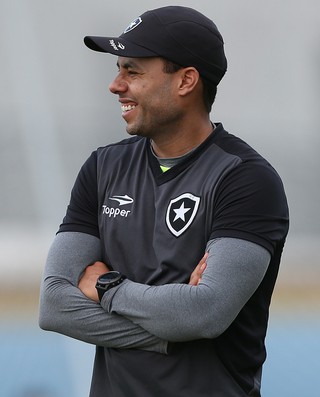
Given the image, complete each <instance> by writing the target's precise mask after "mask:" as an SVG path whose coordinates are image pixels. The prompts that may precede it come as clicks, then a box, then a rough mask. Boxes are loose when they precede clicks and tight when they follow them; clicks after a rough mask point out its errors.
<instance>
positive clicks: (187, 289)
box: [102, 238, 270, 341]
mask: <svg viewBox="0 0 320 397" xmlns="http://www.w3.org/2000/svg"><path fill="white" fill-rule="evenodd" d="M208 251H209V257H208V259H207V268H206V270H205V272H204V273H203V276H202V280H201V282H200V284H199V285H198V286H196V287H195V286H191V285H186V284H168V285H163V286H147V285H143V284H138V283H133V282H131V281H125V282H123V283H122V284H121V285H120V286H119V287H116V288H112V289H111V290H110V291H108V292H107V293H106V294H105V296H104V298H103V300H102V306H103V307H104V308H105V309H106V310H107V311H108V312H110V313H118V314H120V315H123V316H125V317H126V318H128V319H130V320H132V321H133V322H135V323H137V324H139V325H141V326H142V327H143V328H144V329H146V330H148V331H149V332H151V333H152V334H155V335H157V336H158V337H160V338H164V339H166V340H170V341H187V340H192V339H199V338H214V337H216V336H218V335H220V334H221V333H222V332H223V331H224V330H225V329H226V328H227V327H228V326H229V325H230V324H231V322H232V321H233V320H234V319H235V317H236V316H237V314H238V313H239V311H240V310H241V308H242V307H243V306H244V304H245V303H246V302H247V300H248V299H249V298H250V297H251V295H252V294H253V292H254V291H255V290H256V288H257V287H258V285H259V284H260V282H261V280H262V278H263V276H264V274H265V271H266V269H267V267H268V263H269V260H270V254H269V252H268V251H267V250H265V249H264V248H262V247H260V246H258V245H256V244H254V243H251V242H248V241H244V240H238V239H229V238H223V239H217V240H214V241H212V242H211V244H210V245H209V247H208Z"/></svg>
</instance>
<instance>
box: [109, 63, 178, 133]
mask: <svg viewBox="0 0 320 397" xmlns="http://www.w3.org/2000/svg"><path fill="white" fill-rule="evenodd" d="M163 65H164V61H163V59H161V58H157V57H155V58H122V57H120V58H119V59H118V68H119V72H118V75H117V76H116V78H115V79H114V80H113V82H112V83H111V84H110V86H109V89H110V91H111V92H112V93H113V94H116V95H118V96H119V102H120V103H121V110H122V117H123V118H124V120H125V121H126V123H127V132H128V133H129V134H130V135H141V136H146V137H150V138H155V137H156V136H157V135H158V134H161V133H162V132H170V129H174V127H175V126H176V125H177V123H179V119H180V118H181V116H182V114H183V109H181V108H180V107H179V102H178V95H177V92H178V87H179V77H178V76H177V74H176V73H173V74H168V73H165V72H164V71H163Z"/></svg>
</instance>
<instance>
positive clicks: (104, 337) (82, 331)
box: [39, 232, 167, 353]
mask: <svg viewBox="0 0 320 397" xmlns="http://www.w3.org/2000/svg"><path fill="white" fill-rule="evenodd" d="M98 260H101V249H100V240H99V239H98V238H96V237H94V236H91V235H88V234H84V233H76V232H64V233H59V234H58V235H57V236H56V237H55V239H54V241H53V243H52V245H51V248H50V250H49V253H48V258H47V262H46V266H45V270H44V275H43V281H42V283H41V291H40V313H39V325H40V327H41V328H42V329H44V330H48V331H54V332H58V333H61V334H63V335H67V336H70V337H72V338H75V339H79V340H81V341H83V342H87V343H92V344H94V345H100V346H105V347H115V348H137V349H143V350H149V351H156V352H159V353H166V351H167V342H166V341H164V340H161V339H159V338H158V337H156V336H154V335H152V334H150V333H149V332H147V331H145V330H144V329H143V328H141V327H140V326H139V325H136V324H134V323H133V322H131V321H130V320H128V319H126V318H125V317H122V316H119V315H117V314H108V313H106V312H105V311H104V310H103V308H102V307H101V306H100V304H98V303H96V302H94V301H92V300H90V299H88V298H87V297H85V296H84V295H83V294H82V292H81V291H80V290H79V289H78V288H77V285H78V281H79V279H80V276H81V274H82V273H83V271H84V269H85V268H86V267H87V266H88V264H90V263H93V262H95V261H98Z"/></svg>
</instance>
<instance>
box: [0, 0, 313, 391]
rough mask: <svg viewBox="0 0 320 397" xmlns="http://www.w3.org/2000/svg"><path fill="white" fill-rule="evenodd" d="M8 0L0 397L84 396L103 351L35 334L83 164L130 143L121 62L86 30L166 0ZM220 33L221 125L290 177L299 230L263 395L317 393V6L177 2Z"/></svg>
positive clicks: (246, 0)
mask: <svg viewBox="0 0 320 397" xmlns="http://www.w3.org/2000/svg"><path fill="white" fill-rule="evenodd" d="M169 4H170V3H169V2H167V1H150V0H149V1H145V0H140V1H139V3H138V4H137V2H131V1H129V0H123V1H121V2H110V1H107V0H92V1H86V0H55V1H49V0H0V5H1V12H0V57H1V58H0V59H1V66H0V68H1V69H0V70H1V73H0V106H1V112H0V139H1V145H0V186H1V188H0V208H1V212H0V237H1V238H0V298H1V300H0V310H1V316H0V373H1V381H0V396H1V397H66V396H68V397H70V396H74V397H85V396H87V395H88V391H89V387H90V378H91V371H92V361H93V354H94V348H93V346H90V345H85V344H83V343H80V342H77V341H74V340H71V339H68V338H66V337H64V336H60V335H56V334H53V333H50V332H44V331H41V330H40V329H39V328H38V324H37V316H38V296H39V283H40V279H41V274H42V269H43V266H44V262H45V258H46V254H47V251H48V248H49V246H50V243H51V241H52V239H53V237H54V235H55V232H56V230H57V228H58V226H59V224H60V222H61V220H62V218H63V216H64V213H65V209H66V205H67V203H68V201H69V195H70V190H71V188H72V185H73V182H74V179H75V177H76V175H77V173H78V170H79V168H80V167H81V165H82V163H83V162H84V161H85V160H86V158H87V157H88V156H89V154H90V153H91V152H92V151H93V150H95V149H96V148H97V147H98V146H103V145H105V144H108V143H111V142H114V141H117V140H120V139H122V138H125V137H126V132H125V124H124V122H123V121H122V119H121V112H120V107H119V104H118V102H117V100H116V98H115V97H114V98H113V97H112V94H110V93H109V92H108V84H109V82H110V81H111V79H112V77H113V76H114V74H115V73H116V71H117V68H116V58H115V57H113V56H111V55H105V54H99V53H95V52H92V51H90V50H88V49H87V48H86V47H85V46H84V45H83V37H84V36H85V35H90V34H91V35H119V34H120V33H121V32H122V31H123V30H124V29H125V28H126V27H127V25H129V23H130V22H131V21H132V20H133V19H135V18H136V17H137V16H139V15H140V14H141V13H143V12H144V11H145V10H146V9H152V8H156V7H160V6H164V5H169ZM174 4H176V5H185V6H190V7H193V8H197V9H198V10H199V11H201V12H203V13H204V14H206V15H208V16H209V17H210V18H212V19H213V20H214V21H215V22H216V24H217V25H218V27H219V29H220V31H221V33H222V35H223V37H224V39H225V46H226V54H227V58H228V60H229V69H228V72H227V74H226V76H225V78H224V79H223V80H222V82H221V84H220V86H219V89H218V95H217V100H216V104H215V106H214V109H213V112H212V120H213V121H222V122H223V123H224V126H225V128H226V129H227V130H228V131H230V132H231V133H234V134H236V135H238V136H240V137H241V138H242V139H244V140H245V141H247V142H248V143H249V144H251V145H252V146H253V147H254V148H255V149H257V150H258V151H259V152H260V153H261V154H262V155H263V156H264V157H266V158H267V159H268V160H269V161H270V162H271V163H272V164H273V165H274V167H275V168H276V169H277V170H278V172H279V173H280V175H281V177H282V179H283V182H284V185H285V189H286V192H287V196H288V200H289V206H290V213H291V228H290V233H289V236H288V241H287V245H286V247H285V251H284V255H283V260H282V266H281V270H280V274H279V279H278V283H277V286H276V290H275V294H274V297H273V301H272V306H271V314H270V326H269V331H268V335H267V348H268V359H267V362H266V364H265V366H264V375H263V386H262V391H263V396H264V397H277V396H281V397H301V396H306V397H319V396H320V391H319V390H320V381H319V373H320V364H319V356H320V341H319V335H320V270H319V264H320V260H319V259H320V254H319V245H320V239H319V237H320V215H319V204H320V184H319V182H320V177H319V174H320V158H319V147H320V133H319V121H320V120H319V119H320V3H319V0H304V1H300V0H282V1H278V0H269V1H262V0H242V1H232V0H220V1H219V0H207V1H201V2H200V1H194V0H193V1H192V0H190V1H187V0H186V1H183V2H182V1H178V0H176V1H175V3H174Z"/></svg>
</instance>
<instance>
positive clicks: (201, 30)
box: [84, 6, 227, 85]
mask: <svg viewBox="0 0 320 397" xmlns="http://www.w3.org/2000/svg"><path fill="white" fill-rule="evenodd" d="M84 42H85V44H86V46H87V47H89V48H90V49H92V50H94V51H100V52H108V53H110V54H113V55H118V56H122V57H129V58H148V57H162V58H165V59H167V60H169V61H172V62H174V63H177V64H178V65H181V66H184V67H187V66H193V67H195V68H196V69H197V70H198V72H199V73H200V75H201V76H202V77H203V78H205V79H207V80H209V81H210V82H212V83H213V84H215V85H218V84H219V82H220V80H221V79H222V77H223V76H224V74H225V72H226V70H227V59H226V57H225V54H224V49H223V44H224V43H223V38H222V36H221V34H220V33H219V31H218V29H217V26H216V25H215V24H214V23H213V22H212V21H211V20H210V19H209V18H207V17H206V16H205V15H203V14H201V13H200V12H198V11H196V10H194V9H192V8H189V7H181V6H168V7H161V8H157V9H155V10H150V11H147V12H145V13H144V14H142V15H141V16H140V17H138V18H136V19H135V20H134V21H132V22H131V24H130V25H129V26H128V27H127V28H126V29H125V31H124V32H123V33H122V34H121V35H120V36H119V37H96V36H86V37H85V38H84Z"/></svg>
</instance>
